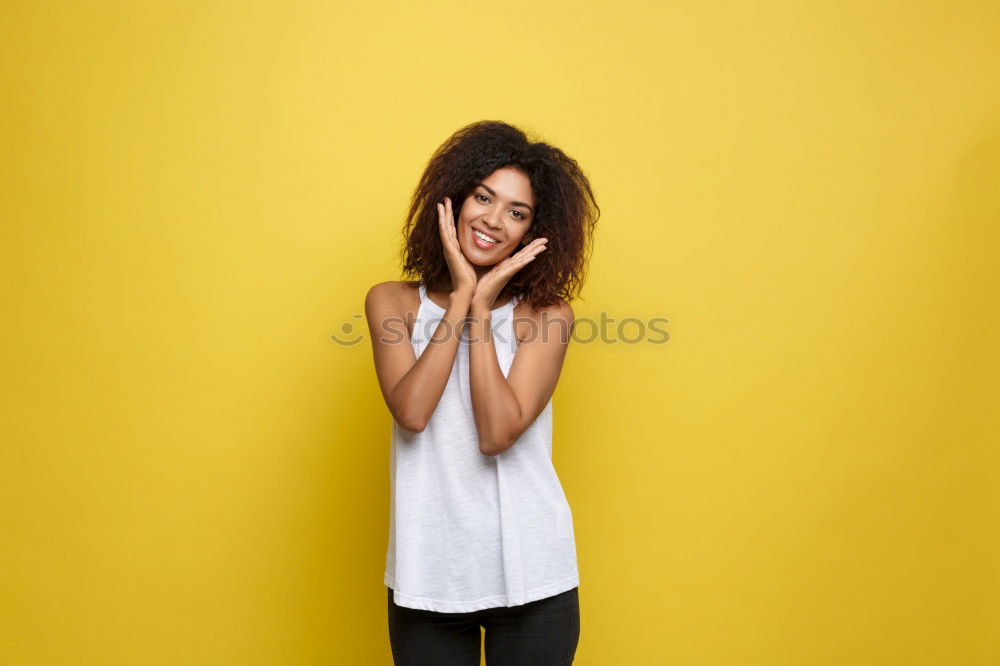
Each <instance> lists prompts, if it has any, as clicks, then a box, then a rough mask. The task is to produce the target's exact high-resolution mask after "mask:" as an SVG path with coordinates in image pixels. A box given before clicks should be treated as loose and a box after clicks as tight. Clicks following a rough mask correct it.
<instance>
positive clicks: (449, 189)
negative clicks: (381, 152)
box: [400, 120, 601, 309]
mask: <svg viewBox="0 0 1000 666" xmlns="http://www.w3.org/2000/svg"><path fill="white" fill-rule="evenodd" d="M503 167H513V168H516V169H518V170H520V171H521V172H522V173H524V174H525V176H527V178H528V179H529V180H530V182H531V189H532V193H533V194H534V197H535V210H534V219H533V221H532V223H531V227H530V229H529V231H528V234H529V235H530V237H531V238H540V237H545V238H548V239H549V241H548V243H546V249H545V251H543V252H542V253H541V254H539V255H537V256H536V257H535V259H534V260H532V261H530V262H528V264H527V265H525V266H523V267H522V268H521V269H520V270H519V271H518V272H517V273H515V274H514V275H513V276H512V277H511V278H510V281H508V283H507V284H506V285H505V286H504V288H503V291H501V293H500V294H499V295H498V297H497V299H498V301H506V300H507V298H508V297H513V296H517V297H519V298H520V299H521V300H526V301H529V302H530V303H531V304H532V306H533V307H534V308H536V309H538V308H541V307H544V306H548V305H553V304H555V303H557V302H558V299H559V298H562V299H564V300H566V301H567V302H569V301H572V300H573V299H574V298H575V297H576V296H577V295H578V294H579V290H580V289H581V287H582V286H583V279H584V275H585V273H586V269H587V264H588V262H589V260H590V255H591V252H592V251H593V231H594V227H595V225H596V224H597V220H598V218H599V217H600V214H601V209H600V207H598V205H597V201H596V200H595V198H594V194H593V191H592V190H591V186H590V181H589V180H588V179H587V177H586V176H585V175H584V173H583V170H582V169H581V168H580V167H579V165H578V164H577V162H576V160H574V159H573V158H571V157H569V156H567V155H566V154H565V153H564V152H563V151H561V150H559V149H558V148H556V147H554V146H551V145H549V144H547V143H544V142H541V141H538V142H532V141H530V140H529V139H528V137H527V136H526V134H525V133H524V132H523V131H522V130H520V129H518V128H516V127H514V126H512V125H510V124H508V123H505V122H501V121H495V120H484V121H480V122H475V123H472V124H470V125H467V126H465V127H463V128H461V129H460V130H458V131H457V132H455V133H454V134H453V135H452V136H451V137H449V138H448V140H447V141H445V142H444V143H443V144H441V146H440V147H438V149H437V150H436V151H435V152H434V154H433V155H432V156H431V158H430V160H429V161H428V163H427V167H426V168H425V170H424V173H423V176H422V177H421V178H420V183H419V184H418V185H417V188H416V190H415V191H414V192H413V196H412V198H411V200H410V208H409V212H408V214H407V216H406V223H405V225H404V227H403V239H404V240H403V248H402V250H401V253H400V258H401V264H402V267H403V269H402V270H403V273H404V274H405V275H407V276H409V277H414V278H417V279H419V280H422V281H423V282H424V284H426V285H427V288H428V289H429V290H430V291H449V290H450V289H451V272H450V271H449V269H448V263H447V261H446V260H445V257H444V248H443V247H442V245H441V235H440V229H439V226H438V212H437V207H436V204H437V202H439V201H443V200H444V198H445V197H450V198H451V200H452V201H453V202H455V203H456V206H455V208H456V210H455V211H454V213H455V215H456V223H457V215H458V210H457V209H459V208H461V202H463V201H465V199H466V197H468V196H469V194H471V193H472V191H473V190H474V189H475V188H476V185H478V184H479V183H480V182H481V181H482V179H484V178H486V177H487V176H489V175H490V174H491V173H493V172H494V171H496V170H497V169H500V168H503ZM527 242H529V241H528V240H527V239H526V240H525V241H524V243H525V244H526V243H527Z"/></svg>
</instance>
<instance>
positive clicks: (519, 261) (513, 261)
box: [472, 238, 548, 310]
mask: <svg viewBox="0 0 1000 666" xmlns="http://www.w3.org/2000/svg"><path fill="white" fill-rule="evenodd" d="M547 242H548V239H547V238H536V239H535V240H533V241H531V242H530V243H528V244H527V245H525V246H524V247H523V248H521V249H520V250H518V251H517V252H515V253H514V254H512V255H511V256H509V257H507V258H506V259H504V260H503V261H501V262H500V263H498V264H497V265H496V266H494V267H493V268H491V269H490V270H489V272H487V273H485V274H484V275H483V276H482V277H480V278H479V280H478V282H477V283H476V291H475V293H474V294H473V295H472V308H474V309H478V308H485V309H486V310H490V309H492V307H493V301H495V300H496V299H497V296H499V295H500V292H501V291H503V288H504V287H505V286H506V285H507V283H508V282H510V279H511V278H512V277H513V276H514V274H515V273H517V272H518V271H519V270H521V269H522V268H524V267H525V266H527V265H528V263H529V262H530V261H531V260H532V259H534V258H535V257H536V256H538V255H539V254H541V252H542V251H543V250H544V249H545V243H547Z"/></svg>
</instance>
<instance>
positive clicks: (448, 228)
mask: <svg viewBox="0 0 1000 666" xmlns="http://www.w3.org/2000/svg"><path fill="white" fill-rule="evenodd" d="M437 209H438V226H439V227H440V232H441V246H442V247H443V248H444V257H445V260H446V261H447V262H448V270H450V271H451V291H452V293H465V294H467V295H469V296H471V295H472V294H473V293H475V291H476V282H477V279H476V269H475V268H473V267H472V264H471V263H469V260H468V259H466V258H465V255H464V254H463V253H462V247H461V246H460V245H459V244H458V235H457V234H456V232H455V215H454V213H452V210H451V199H449V198H448V197H445V198H444V203H439V204H438V205H437Z"/></svg>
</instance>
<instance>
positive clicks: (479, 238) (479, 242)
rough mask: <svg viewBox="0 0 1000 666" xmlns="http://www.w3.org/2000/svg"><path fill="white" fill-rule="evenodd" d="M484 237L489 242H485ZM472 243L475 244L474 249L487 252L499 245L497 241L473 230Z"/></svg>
mask: <svg viewBox="0 0 1000 666" xmlns="http://www.w3.org/2000/svg"><path fill="white" fill-rule="evenodd" d="M484 237H485V238H488V239H490V240H485V238H484ZM472 242H473V243H475V245H476V247H478V248H480V249H482V250H488V249H490V248H492V247H494V246H496V245H500V241H499V240H497V239H495V238H493V237H492V236H490V235H489V234H486V233H483V232H482V231H479V230H478V229H475V228H473V229H472Z"/></svg>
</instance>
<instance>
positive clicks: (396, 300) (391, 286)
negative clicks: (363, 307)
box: [365, 280, 419, 306]
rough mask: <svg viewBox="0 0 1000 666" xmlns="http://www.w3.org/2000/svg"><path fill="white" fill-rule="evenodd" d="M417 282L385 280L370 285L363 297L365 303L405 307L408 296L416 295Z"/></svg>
mask: <svg viewBox="0 0 1000 666" xmlns="http://www.w3.org/2000/svg"><path fill="white" fill-rule="evenodd" d="M417 284H418V283H417V282H416V281H414V280H386V281H385V282H379V283H377V284H375V285H372V287H371V289H369V290H368V294H367V295H366V296H365V303H366V304H367V303H372V304H375V305H382V306H384V305H392V304H396V305H405V304H406V302H407V301H408V300H410V299H409V297H410V296H413V295H417V298H418V299H419V294H417V289H416V287H417Z"/></svg>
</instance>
